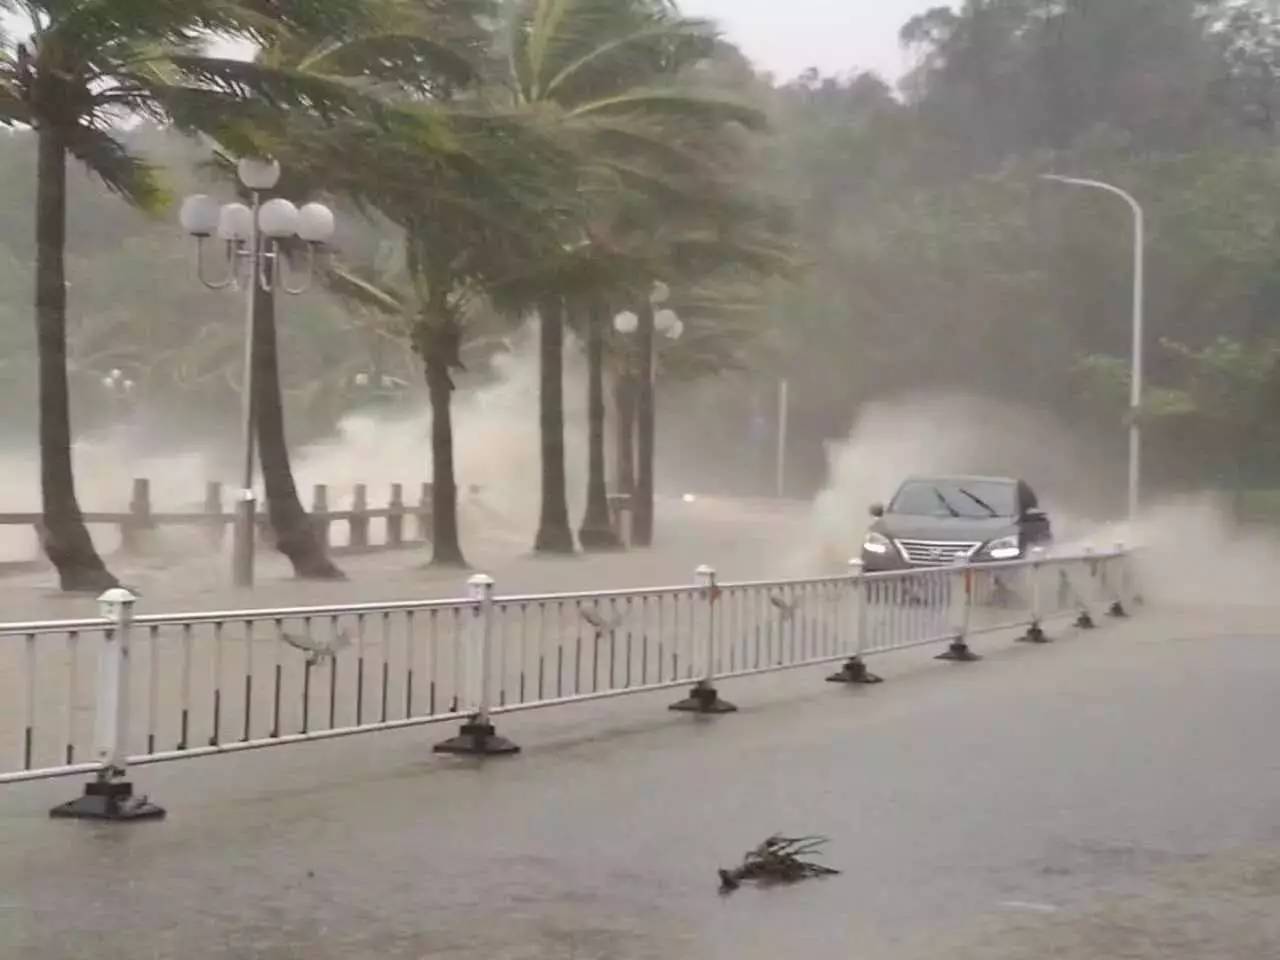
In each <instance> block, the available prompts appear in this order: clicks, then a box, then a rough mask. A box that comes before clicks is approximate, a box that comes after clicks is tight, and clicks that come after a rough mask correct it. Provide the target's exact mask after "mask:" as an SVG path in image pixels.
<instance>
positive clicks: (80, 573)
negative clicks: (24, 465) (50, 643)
mask: <svg viewBox="0 0 1280 960" xmlns="http://www.w3.org/2000/svg"><path fill="white" fill-rule="evenodd" d="M37 142H38V150H39V160H38V162H39V168H38V171H37V178H36V299H35V307H36V343H37V345H38V347H39V367H40V411H39V419H40V428H39V429H40V494H41V506H42V509H43V517H42V521H41V524H42V525H41V541H42V545H43V547H44V551H45V553H46V554H48V556H49V560H50V561H52V563H53V565H54V566H55V567H56V568H57V570H58V579H59V581H60V583H61V586H62V589H63V590H69V591H70V590H75V591H79V590H85V591H88V590H94V591H96V590H105V589H107V588H109V587H114V586H117V585H118V581H117V580H116V578H115V577H113V576H112V575H111V573H110V572H109V571H108V570H107V568H106V565H105V564H104V563H103V562H102V558H101V557H99V556H98V552H97V551H96V550H95V549H94V546H93V541H92V540H91V539H90V538H89V531H88V530H87V529H85V525H84V518H83V516H82V514H81V513H80V504H79V502H78V501H77V499H76V489H75V477H74V475H73V473H72V468H71V410H70V397H69V395H68V389H67V286H66V264H65V260H64V256H65V247H66V234H67V152H66V147H65V146H64V143H63V139H62V136H61V134H60V132H59V130H58V128H57V127H56V126H54V125H52V124H45V125H41V126H40V127H38V128H37Z"/></svg>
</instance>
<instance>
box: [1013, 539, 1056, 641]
mask: <svg viewBox="0 0 1280 960" xmlns="http://www.w3.org/2000/svg"><path fill="white" fill-rule="evenodd" d="M1043 553H1044V551H1043V550H1042V549H1041V548H1039V547H1032V548H1031V554H1032V560H1031V563H1030V565H1028V567H1027V576H1028V577H1030V578H1031V623H1030V624H1028V625H1027V632H1026V633H1025V634H1023V635H1022V636H1021V637H1019V638H1018V639H1019V640H1022V641H1024V642H1025V643H1048V642H1049V636H1048V634H1046V633H1045V632H1044V600H1043V598H1042V597H1041V595H1040V571H1041V562H1040V555H1041V554H1043Z"/></svg>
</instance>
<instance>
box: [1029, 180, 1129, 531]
mask: <svg viewBox="0 0 1280 960" xmlns="http://www.w3.org/2000/svg"><path fill="white" fill-rule="evenodd" d="M1041 179H1043V180H1052V181H1054V182H1055V183H1065V184H1067V185H1069V186H1073V187H1084V188H1086V189H1092V190H1102V191H1104V192H1105V193H1110V194H1112V195H1113V196H1117V197H1119V198H1120V199H1122V200H1123V201H1124V202H1125V203H1127V204H1128V205H1129V209H1130V210H1131V211H1132V212H1133V347H1132V351H1133V353H1132V370H1131V374H1130V377H1129V521H1130V523H1133V522H1134V521H1136V520H1137V519H1138V511H1139V509H1140V506H1141V504H1140V498H1141V484H1142V477H1141V471H1142V425H1141V419H1142V386H1143V384H1142V377H1143V356H1142V352H1143V342H1144V337H1143V323H1144V313H1145V300H1146V249H1147V241H1146V215H1145V214H1144V213H1143V209H1142V204H1140V203H1139V202H1138V201H1137V199H1136V198H1135V197H1134V196H1133V195H1132V194H1131V193H1128V192H1127V191H1125V190H1121V189H1120V188H1119V187H1117V186H1115V185H1114V184H1110V183H1104V182H1103V181H1101V180H1086V179H1082V178H1080V177H1063V176H1058V175H1057V174H1052V173H1048V174H1044V175H1043V176H1042V177H1041Z"/></svg>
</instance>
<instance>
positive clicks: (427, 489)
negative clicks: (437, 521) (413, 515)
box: [418, 483, 434, 543]
mask: <svg viewBox="0 0 1280 960" xmlns="http://www.w3.org/2000/svg"><path fill="white" fill-rule="evenodd" d="M431 489H432V488H431V484H429V483H424V484H423V485H422V490H421V492H420V493H419V494H418V539H419V540H420V541H422V542H423V543H426V542H427V541H429V540H430V539H431V537H432V533H433V530H434V524H433V523H432V519H431V517H432V514H431Z"/></svg>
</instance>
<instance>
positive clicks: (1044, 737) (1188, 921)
mask: <svg viewBox="0 0 1280 960" xmlns="http://www.w3.org/2000/svg"><path fill="white" fill-rule="evenodd" d="M1274 614H1275V611H1261V612H1259V611H1256V610H1255V611H1225V612H1223V611H1216V610H1214V611H1209V610H1177V611H1161V610H1150V611H1145V612H1144V613H1143V614H1142V616H1141V617H1139V618H1136V619H1134V620H1132V621H1129V622H1127V623H1125V624H1123V625H1116V624H1111V625H1109V626H1108V627H1107V628H1106V629H1104V630H1099V631H1096V632H1094V633H1091V634H1082V635H1072V634H1069V633H1059V635H1058V641H1059V642H1057V643H1055V644H1052V645H1050V646H1046V647H1027V646H1017V647H1015V646H1014V645H1012V644H1010V643H1009V642H1008V639H1007V638H992V639H989V640H985V641H984V643H983V648H982V652H984V653H986V654H987V655H988V656H987V658H986V659H984V660H983V661H982V662H980V663H976V664H968V665H957V664H945V663H938V662H936V661H933V660H931V659H929V658H928V653H930V652H932V651H922V652H914V653H909V654H902V655H894V656H892V657H887V658H883V659H878V660H876V662H875V666H876V669H877V671H878V672H882V673H884V674H885V675H886V677H887V678H888V682H887V683H885V684H883V685H881V686H878V687H870V688H860V689H848V688H844V687H837V686H835V685H830V684H824V683H823V682H822V676H823V675H822V672H821V671H810V670H802V671H796V672H794V673H790V674H784V675H770V676H766V677H762V678H754V679H750V680H743V681H738V682H734V683H732V684H726V686H725V688H724V690H723V691H722V692H723V693H724V694H725V695H726V696H727V697H728V698H729V699H731V700H733V701H735V702H736V703H738V705H739V706H740V707H741V711H740V712H739V713H737V714H733V715H728V716H723V717H717V718H714V719H712V720H700V719H698V718H691V717H689V716H686V715H677V714H670V713H668V711H666V709H665V706H666V702H667V701H668V700H670V699H673V698H674V697H673V695H672V694H671V693H667V694H652V695H650V694H646V695H642V696H637V697H629V698H623V699H620V700H614V701H606V702H601V703H596V704H589V705H578V706H573V707H565V708H554V709H550V710H547V711H536V712H533V713H530V714H520V715H506V716H503V717H500V718H499V720H498V722H499V726H500V729H501V732H503V733H505V734H506V735H508V736H510V737H512V738H513V739H515V740H517V741H518V742H519V743H521V745H522V746H523V747H524V748H525V749H524V752H523V753H522V754H521V755H519V756H517V757H514V758H507V759H503V760H495V761H489V762H486V763H483V764H481V763H476V762H472V761H467V760H460V761H459V760H443V759H439V758H434V757H432V755H431V754H430V752H429V745H430V743H431V742H432V741H433V740H434V739H437V738H440V737H443V736H445V735H447V734H448V733H450V732H451V731H450V730H448V729H446V728H442V727H429V728H425V729H421V730H417V731H411V732H402V733H395V734H375V735H371V736H368V737H360V738H353V739H350V740H345V741H339V742H331V743H317V744H307V745H303V746H290V747H283V748H278V749H273V750H265V751H261V752H258V753H254V754H244V755H238V756H228V757H217V758H211V759H201V760H193V761H185V762H179V763H173V764H167V765H160V766H154V767H146V768H140V769H138V770H136V771H135V778H136V780H137V783H138V786H139V788H140V789H141V790H143V791H146V792H149V793H150V794H152V795H153V796H154V798H155V799H156V800H157V801H158V802H160V803H162V804H164V805H165V806H166V807H167V808H168V811H169V816H168V818H167V819H166V820H165V821H163V822H160V823H149V824H137V825H132V826H126V827H123V828H121V827H119V826H110V825H108V826H91V825H87V824H82V823H74V822H63V821H50V820H48V819H47V818H46V815H45V809H46V808H47V807H48V806H50V805H51V804H53V803H55V802H57V801H59V800H62V799H66V798H68V797H69V796H71V795H74V794H75V793H76V792H78V790H79V784H78V783H77V782H76V781H74V780H68V781H61V782H51V783H40V784H31V785H24V786H16V787H9V788H4V789H3V790H2V791H0V955H4V956H23V957H28V958H34V960H65V958H76V957H81V956H84V957H89V956H92V957H94V958H95V960H116V958H120V960H124V958H128V960H136V958H140V957H145V958H170V957H173V958H179V957H180V958H184V960H185V958H211V960H232V958H235V960H246V958H255V960H256V958H262V960H284V958H290V960H292V958H299V960H301V958H308V960H310V958H316V960H329V958H333V960H338V958H342V960H375V958H376V960H419V958H425V957H445V958H458V960H471V958H475V960H481V958H484V960H493V958H501V960H507V958H512V960H515V958H519V960H525V958H528V960H535V958H536V960H553V958H554V960H563V958H583V960H585V958H599V960H606V958H609V960H613V958H628V960H629V958H650V957H653V958H657V957H662V958H668V960H669V958H683V957H690V958H692V957H698V958H708V957H709V958H721V957H723V958H730V957H732V958H734V960H743V958H747V960H754V958H769V960H774V958H776V957H778V956H779V955H793V956H798V957H805V958H816V960H824V958H833V960H834V958H841V960H846V958H850V957H858V958H873V960H876V958H884V960H889V958H894V960H926V958H928V960H934V958H936V960H941V958H944V957H945V958H947V960H955V958H968V957H972V958H978V957H982V958H991V957H997V958H1006V957H1007V958H1014V957H1018V958H1025V957H1042V956H1043V957H1049V956H1052V957H1054V958H1068V960H1086V958H1087V960H1099V958H1104V957H1107V958H1110V957H1139V958H1146V957H1151V958H1155V957H1160V958H1163V960H1191V958H1195V960H1204V958H1208V957H1213V958H1215V960H1218V958H1226V960H1233V958H1240V960H1244V958H1248V960H1259V958H1262V957H1266V956H1274V955H1276V954H1277V952H1278V951H1277V945H1278V944H1280V807H1278V806H1277V804H1276V802H1275V798H1276V797H1277V796H1278V795H1280V746H1278V745H1277V744H1276V742H1275V740H1274V738H1269V737H1265V736H1260V735H1259V734H1260V731H1269V730H1274V729H1276V728H1277V725H1278V724H1280V700H1278V699H1277V698H1276V696H1275V691H1276V689H1277V687H1278V683H1277V681H1280V643H1278V642H1277V637H1276V631H1275V623H1276V618H1275V616H1274ZM677 693H678V692H677ZM774 832H789V833H818V834H824V835H826V836H828V837H830V838H831V843H830V847H829V850H828V861H829V862H830V863H831V864H832V865H834V866H836V867H838V868H840V869H841V870H842V871H843V872H842V873H841V875H839V876H837V877H832V878H829V879H823V880H811V881H806V882H804V883H801V884H798V885H795V886H793V887H785V888H774V889H768V890H761V889H755V888H749V887H748V888H744V889H742V890H740V891H738V892H736V893H734V894H733V895H731V896H728V897H725V896H721V895H719V894H718V893H717V889H716V873H715V871H716V868H717V867H720V866H730V865H732V864H734V863H735V862H736V861H737V860H738V859H739V858H740V856H741V855H742V853H743V852H744V851H745V850H746V849H747V848H748V847H750V846H753V845H755V844H756V843H758V842H759V841H760V840H762V839H763V838H764V837H765V836H767V835H769V834H771V833H774Z"/></svg>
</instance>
